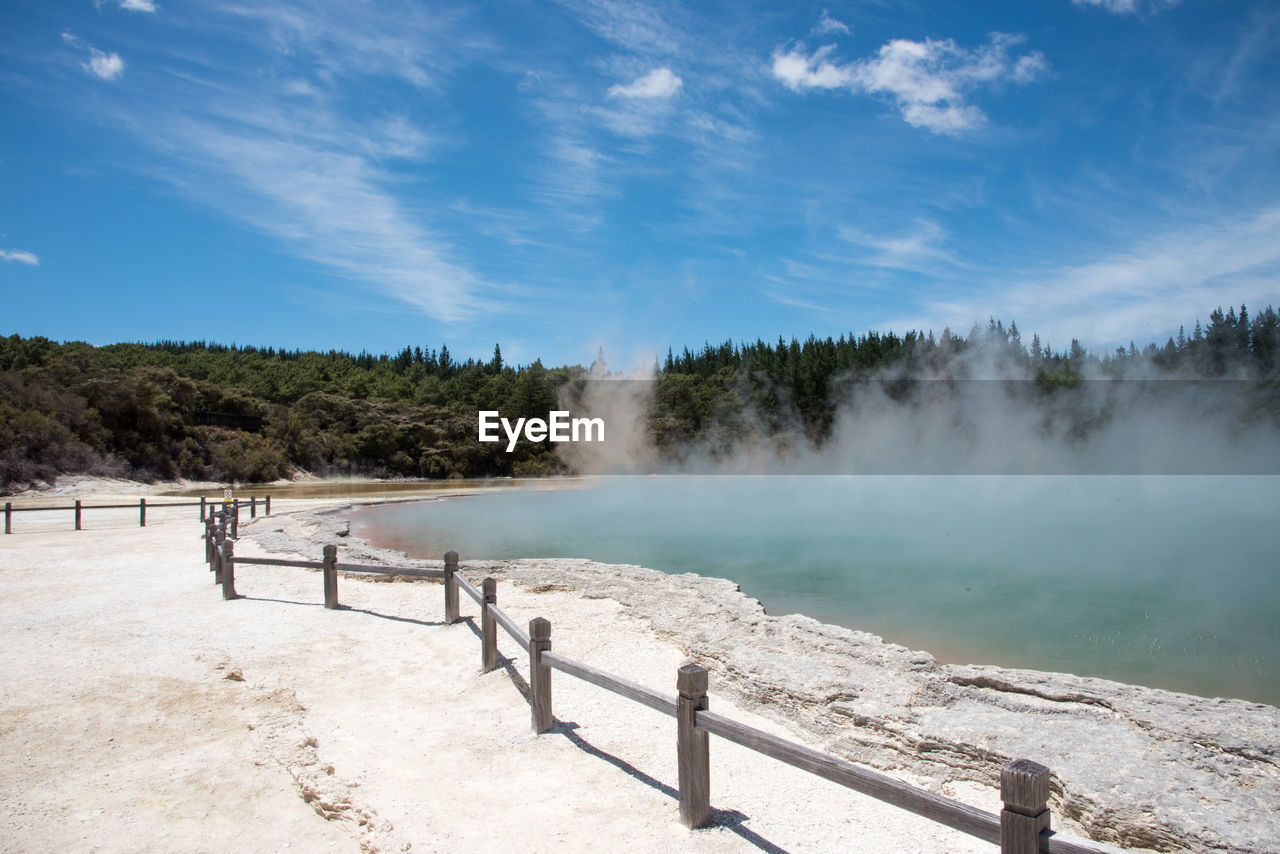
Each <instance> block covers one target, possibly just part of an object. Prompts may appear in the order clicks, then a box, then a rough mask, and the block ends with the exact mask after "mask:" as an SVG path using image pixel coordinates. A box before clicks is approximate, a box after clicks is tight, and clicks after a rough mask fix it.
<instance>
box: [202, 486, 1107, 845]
mask: <svg viewBox="0 0 1280 854" xmlns="http://www.w3.org/2000/svg"><path fill="white" fill-rule="evenodd" d="M231 518H232V514H231V513H230V511H225V512H218V513H214V514H210V515H209V516H208V517H207V518H206V520H205V541H206V548H205V558H206V561H207V562H208V563H209V568H210V570H211V571H212V572H213V574H214V582H215V583H216V584H219V585H221V586H222V597H223V599H236V598H239V597H238V596H237V594H236V591H235V572H236V567H238V566H288V567H300V568H304V569H318V570H320V572H321V575H322V578H323V582H324V606H325V607H326V608H329V609H335V608H337V607H338V574H339V573H372V574H377V575H393V576H394V575H403V576H412V577H415V578H430V579H439V580H441V581H443V582H444V621H445V623H446V624H453V623H456V622H457V621H458V619H459V607H458V591H459V590H461V591H462V592H464V593H466V594H467V595H468V596H469V597H471V599H473V600H474V601H475V603H476V606H477V607H478V608H479V609H480V616H481V620H480V634H481V643H480V650H481V652H480V663H481V669H482V670H483V671H484V672H489V671H491V670H494V669H495V668H496V667H497V666H498V632H497V630H498V628H499V627H501V628H502V629H503V631H505V632H506V633H507V634H508V635H510V636H511V638H512V639H513V640H514V641H515V642H516V644H517V645H518V646H520V648H521V649H523V650H524V651H525V652H526V653H527V654H528V656H529V705H530V714H531V719H532V727H533V731H534V732H535V733H544V732H547V731H548V730H550V729H551V728H552V724H553V716H552V705H551V694H552V692H551V671H552V670H558V671H560V672H561V673H564V674H566V675H568V676H573V677H575V678H577V679H581V680H583V681H584V682H589V683H591V684H592V685H596V686H598V687H600V688H603V689H605V690H607V691H612V692H613V693H615V694H618V695H619V696H622V697H625V698H627V699H628V700H632V701H634V702H636V703H639V704H641V705H643V706H647V707H648V708H650V709H654V710H655V711H658V712H661V713H663V714H665V715H668V716H670V717H674V718H675V719H676V752H677V778H678V784H679V800H680V818H681V821H683V822H684V824H685V825H686V826H687V827H689V828H698V827H703V826H705V825H707V823H708V822H709V821H710V820H711V786H710V750H709V744H708V741H709V739H708V736H709V735H716V736H719V737H720V738H723V739H725V740H727V741H732V742H734V743H735V744H740V745H742V746H743V747H746V748H749V749H751V750H754V751H756V752H757V753H762V754H764V755H766V756H770V757H773V758H774V759H777V760H778V761H780V762H784V763H786V764H788V765H791V766H794V767H796V768H800V769H803V770H805V771H808V772H809V773H811V774H816V775H817V776H819V777H822V778H824V779H827V780H830V781H832V782H835V783H839V784H840V785H842V786H846V787H848V788H850V789H853V790H854V791H857V792H861V793H863V794H866V795H870V796H871V797H873V798H876V799H878V800H881V801H884V802H886V803H890V804H893V805H894V806H897V807H899V808H901V809H905V810H908V811H910V812H913V813H916V814H917V815H921V816H924V817H925V818H928V819H931V820H932V821H935V822H937V823H939V824H943V825H946V826H947V827H950V828H953V829H955V830H959V831H962V832H964V833H967V834H969V835H971V836H976V837H977V838H979V839H982V840H984V841H986V842H990V843H992V844H995V845H999V846H1000V851H1001V853H1002V854H1114V852H1117V851H1120V850H1121V849H1118V848H1115V847H1113V846H1110V845H1105V844H1102V843H1098V842H1092V841H1090V840H1086V839H1080V838H1078V837H1072V836H1064V835H1060V834H1058V833H1056V832H1054V831H1053V830H1052V829H1050V827H1049V818H1050V813H1049V778H1050V771H1049V769H1048V768H1046V767H1045V766H1043V765H1041V764H1039V763H1037V762H1033V761H1031V760H1029V759H1017V760H1014V761H1012V762H1010V763H1008V764H1007V765H1005V766H1004V767H1003V768H1002V769H1001V770H1000V799H1001V800H1002V801H1003V802H1004V809H1002V810H1001V811H1000V813H999V814H992V813H989V812H986V811H985V810H981V809H978V808H976V807H972V806H969V805H968V804H964V803H961V802H959V801H955V800H952V799H950V798H946V797H943V796H941V795H935V794H933V793H932V792H927V791H925V790H923V789H919V788H916V787H915V786H911V785H908V784H906V783H903V782H901V781H900V780H896V779H894V778H892V777H889V776H887V775H885V774H881V773H878V772H876V771H872V770H870V769H867V768H863V767H862V766H860V765H856V764H854V763H853V762H849V761H847V760H844V759H838V758H836V757H834V756H829V755H827V754H825V753H822V752H820V751H817V750H813V749H812V748H808V747H805V746H803V745H800V744H796V743H795V742H792V741H788V740H787V739H785V738H780V737H778V736H776V735H771V734H769V733H766V732H764V731H762V730H759V729H756V728H754V727H750V726H747V725H745V724H741V723H738V722H737V721H734V720H732V719H730V718H726V717H724V716H722V715H717V714H716V713H714V712H712V711H710V710H709V709H708V701H707V685H708V678H707V670H706V669H705V668H703V667H701V666H699V665H696V664H686V665H684V666H683V667H681V668H680V669H679V671H678V672H677V674H676V694H675V695H674V696H672V695H669V694H663V693H661V692H659V691H655V690H653V689H652V688H648V687H645V686H643V685H639V684H636V683H635V682H631V681H629V680H627V679H624V678H622V677H620V676H616V675H614V674H612V673H608V672H606V671H604V670H600V669H599V668H596V667H592V666H591V665H589V664H586V663H584V662H581V661H576V660H574V659H572V658H569V657H568V656H565V655H561V654H560V653H558V652H553V651H552V649H551V623H550V622H549V621H547V620H545V619H543V618H542V617H537V618H535V619H533V620H531V621H530V622H529V630H528V631H527V632H526V631H525V630H524V629H522V628H520V626H519V625H518V624H517V623H516V622H515V621H514V620H512V619H511V618H510V617H509V616H507V615H506V614H505V613H504V612H503V611H502V610H501V609H499V608H498V594H497V582H496V580H494V579H493V578H485V579H484V580H483V581H482V582H481V584H480V587H479V588H477V587H476V586H475V585H474V584H472V583H471V582H470V581H468V580H467V579H466V577H465V576H463V574H462V573H461V572H460V571H459V570H458V553H457V552H452V551H451V552H447V553H445V556H444V568H443V569H422V568H418V567H402V566H377V565H365V564H348V563H338V547H337V546H325V547H324V550H323V558H322V559H321V560H319V561H305V560H284V559H279V558H252V557H237V556H236V555H235V547H234V536H233V535H229V532H228V520H229V519H231Z"/></svg>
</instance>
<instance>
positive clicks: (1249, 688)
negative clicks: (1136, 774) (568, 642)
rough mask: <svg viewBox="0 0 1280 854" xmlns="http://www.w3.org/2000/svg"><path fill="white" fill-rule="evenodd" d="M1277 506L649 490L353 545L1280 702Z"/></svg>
mask: <svg viewBox="0 0 1280 854" xmlns="http://www.w3.org/2000/svg"><path fill="white" fill-rule="evenodd" d="M1277 509H1280V478H1277V477H1241V476H1078V477H1073V476H1041V477H1035V476H918V477H912V476H884V477H867V476H848V477H844V476H840V477H837V476H808V477H779V476H760V477H750V476H697V477H694V476H670V477H638V476H637V477H618V478H604V479H599V480H594V481H590V482H587V483H586V484H585V485H584V484H582V483H578V484H574V485H572V486H571V487H570V488H561V489H547V488H546V485H545V484H542V485H540V488H519V489H512V490H500V491H493V492H491V493H486V494H481V495H474V496H469V497H466V498H459V499H454V500H449V501H434V502H423V503H413V504H401V505H389V506H383V507H374V508H368V509H365V510H361V511H359V512H358V513H357V514H356V515H355V517H354V518H353V528H352V531H353V533H355V534H357V535H358V536H362V537H365V538H367V539H370V540H372V541H374V542H376V543H379V544H381V545H387V546H391V547H395V548H398V549H401V550H404V551H407V552H409V553H410V554H414V555H417V556H424V557H439V556H440V555H441V554H442V553H443V552H445V551H447V550H449V549H455V550H457V551H458V552H459V553H461V554H462V555H463V556H464V559H467V558H477V559H479V558H508V557H583V558H592V559H595V560H599V561H603V562H607V563H630V564H640V565H643V566H648V567H652V568H654V569H659V570H662V571H664V572H677V573H678V572H696V573H699V574H702V575H710V576H720V577H726V578H730V579H733V580H734V581H736V582H738V583H739V584H740V585H741V587H742V590H743V592H744V593H746V594H747V595H749V596H752V597H754V598H756V599H759V600H760V601H761V602H762V603H763V604H764V606H765V607H766V609H767V610H768V611H769V612H770V613H791V612H798V613H803V614H807V615H809V616H812V617H815V618H817V619H819V620H823V621H824V622H830V623H836V624H839V625H843V626H848V627H850V628H856V629H862V630H865V631H870V632H874V633H875V634H878V635H881V636H883V637H884V638H886V639H887V640H890V641H893V642H895V643H901V644H904V645H906V646H910V647H912V648H916V649H925V650H928V651H929V652H931V653H933V654H934V655H936V656H937V657H938V658H939V659H941V660H943V661H952V662H973V663H982V664H999V665H1003V666H1008V667H1028V668H1032V669H1037V670H1050V671H1063V672H1071V673H1077V674H1081V675H1090V676H1101V677H1105V678H1110V679H1115V680H1119V681H1123V682H1131V683H1136V684H1143V685H1150V686H1154V687H1161V688H1168V689H1171V690H1178V691H1186V692H1189V693H1195V694H1201V695H1205V696H1231V697H1241V698H1244V699H1250V700H1255V701H1259V702H1268V703H1271V704H1276V705H1280V618H1278V617H1277V610H1276V609H1277V604H1278V603H1280V559H1278V556H1280V548H1278V547H1277V544H1276V538H1275V536H1274V535H1273V534H1272V533H1270V530H1271V526H1272V525H1273V522H1274V519H1275V517H1276V511H1277Z"/></svg>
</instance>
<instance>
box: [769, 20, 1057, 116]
mask: <svg viewBox="0 0 1280 854" xmlns="http://www.w3.org/2000/svg"><path fill="white" fill-rule="evenodd" d="M1021 41H1022V38H1021V37H1019V36H1012V35H1007V34H1004V33H995V34H993V35H992V36H991V41H990V42H989V43H988V44H986V45H984V46H982V47H979V48H975V49H973V50H970V49H968V48H963V47H960V46H959V45H957V44H956V43H955V42H954V41H952V40H951V39H944V40H941V41H935V40H933V39H926V40H925V41H923V42H913V41H909V40H907V39H894V40H893V41H890V42H888V43H886V44H885V45H883V46H882V47H881V48H880V50H878V51H877V52H876V54H875V56H873V57H869V58H867V59H862V60H857V61H855V62H849V63H840V62H838V61H834V60H833V59H832V58H831V57H832V53H833V52H834V50H835V47H834V45H827V46H825V47H821V48H818V49H817V50H815V51H814V52H813V53H811V54H810V53H806V51H805V48H804V46H803V45H796V46H795V47H793V48H791V49H790V50H787V51H783V50H781V49H779V50H776V51H774V54H773V76H774V77H775V78H777V79H778V80H780V81H781V82H782V83H783V84H784V85H785V86H787V88H789V89H791V90H792V91H795V92H801V91H804V90H806V89H847V90H849V91H850V92H862V93H867V94H882V95H887V96H889V97H891V98H893V99H894V100H895V101H896V102H897V104H898V108H899V110H900V111H901V112H902V117H903V118H904V119H906V121H907V122H908V123H909V124H911V125H914V126H916V127H923V128H925V129H927V130H930V131H933V132H934V133H952V134H954V133H959V132H960V131H964V130H970V129H972V128H975V127H978V126H980V125H982V124H983V123H985V122H986V115H985V114H984V113H983V112H982V110H980V109H979V108H977V107H976V106H974V105H972V104H969V103H966V97H967V95H968V93H969V92H970V91H971V90H973V89H974V88H976V87H978V86H981V85H995V84H998V83H1001V82H1004V81H1012V82H1014V83H1019V84H1025V83H1029V82H1030V81H1031V80H1033V79H1035V77H1037V76H1038V75H1040V74H1042V73H1044V71H1046V70H1047V69H1048V67H1049V65H1048V62H1047V61H1046V60H1045V58H1044V55H1043V54H1041V53H1040V52H1039V51H1032V52H1030V53H1028V54H1025V55H1023V56H1021V57H1019V58H1018V59H1017V60H1012V59H1011V58H1010V56H1009V48H1010V47H1012V46H1013V45H1016V44H1018V43H1019V42H1021Z"/></svg>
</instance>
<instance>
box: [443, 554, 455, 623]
mask: <svg viewBox="0 0 1280 854" xmlns="http://www.w3.org/2000/svg"><path fill="white" fill-rule="evenodd" d="M457 572H458V553H457V552H445V553H444V622H445V625H446V626H451V625H453V624H454V623H456V622H458V579H457V577H456V576H457Z"/></svg>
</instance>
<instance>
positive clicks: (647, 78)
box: [609, 68, 684, 98]
mask: <svg viewBox="0 0 1280 854" xmlns="http://www.w3.org/2000/svg"><path fill="white" fill-rule="evenodd" d="M683 85H684V81H683V80H681V79H680V78H679V77H677V76H676V75H675V74H673V73H672V72H671V69H670V68H655V69H654V70H653V71H650V72H649V73H648V74H646V75H644V76H643V77H638V78H636V79H635V80H634V81H632V82H631V83H628V84H626V85H625V86H624V85H622V84H617V85H615V86H611V87H609V97H610V98H670V97H672V96H674V95H675V94H676V93H677V92H679V91H680V87H681V86H683Z"/></svg>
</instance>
